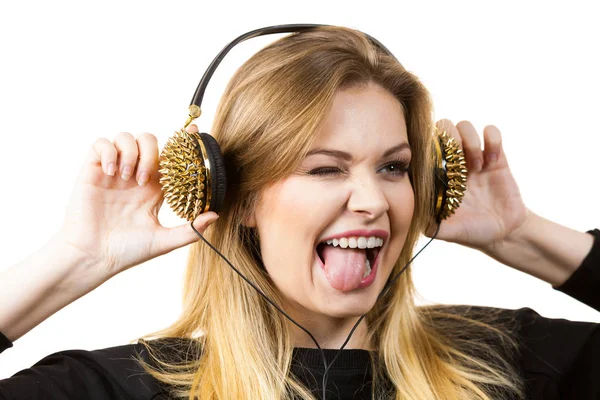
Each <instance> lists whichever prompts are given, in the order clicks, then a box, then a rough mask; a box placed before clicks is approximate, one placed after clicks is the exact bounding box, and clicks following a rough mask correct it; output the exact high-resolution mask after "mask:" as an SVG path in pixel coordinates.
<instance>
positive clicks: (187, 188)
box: [159, 129, 207, 222]
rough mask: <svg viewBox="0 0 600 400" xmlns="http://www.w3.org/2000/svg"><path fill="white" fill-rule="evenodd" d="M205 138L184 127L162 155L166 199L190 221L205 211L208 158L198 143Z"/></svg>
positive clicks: (171, 139) (168, 143)
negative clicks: (202, 152) (203, 207)
mask: <svg viewBox="0 0 600 400" xmlns="http://www.w3.org/2000/svg"><path fill="white" fill-rule="evenodd" d="M198 142H201V139H200V136H199V135H198V134H197V133H189V132H187V131H185V130H184V129H181V130H180V131H178V132H175V135H174V136H173V137H171V138H170V139H169V140H168V141H167V144H166V145H165V147H164V148H163V150H162V152H161V154H160V157H159V166H160V169H159V172H160V173H161V175H162V176H161V178H160V180H159V182H160V184H161V187H162V190H163V193H164V196H165V200H166V202H167V203H168V204H169V206H170V207H171V209H173V211H175V213H176V214H177V215H178V216H179V217H181V218H184V219H186V220H187V221H189V222H192V221H193V220H194V219H195V218H196V217H197V216H198V215H199V211H200V212H202V211H201V210H202V208H201V206H202V204H203V201H202V200H201V199H203V198H204V197H205V196H206V195H207V194H206V193H205V191H206V185H205V183H204V182H205V180H206V176H205V174H206V172H207V171H206V168H205V165H204V158H203V157H202V154H201V152H200V151H199V150H196V149H197V148H198V145H197V143H198Z"/></svg>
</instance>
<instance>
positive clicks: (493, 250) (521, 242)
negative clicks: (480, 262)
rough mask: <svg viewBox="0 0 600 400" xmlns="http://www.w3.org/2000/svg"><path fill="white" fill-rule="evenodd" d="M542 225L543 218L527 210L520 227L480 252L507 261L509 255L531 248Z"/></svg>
mask: <svg viewBox="0 0 600 400" xmlns="http://www.w3.org/2000/svg"><path fill="white" fill-rule="evenodd" d="M542 223H543V221H542V218H541V217H540V216H539V215H537V214H535V213H534V212H533V211H531V210H529V209H527V211H526V214H525V217H524V218H523V220H522V221H521V223H520V224H519V225H518V226H516V227H515V228H513V229H512V230H511V231H510V232H508V233H507V234H505V235H504V236H503V237H502V238H500V239H499V240H496V241H494V242H493V243H491V244H490V245H488V246H486V247H485V248H481V249H479V250H481V251H482V252H483V253H485V254H487V255H489V256H491V257H493V258H495V259H496V260H499V261H501V260H503V259H506V258H507V256H508V254H507V253H510V252H513V251H515V250H516V249H525V248H527V247H529V246H530V243H531V242H532V241H535V235H536V232H539V231H540V226H541V225H542Z"/></svg>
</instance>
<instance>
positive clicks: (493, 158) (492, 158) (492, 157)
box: [487, 153, 498, 165]
mask: <svg viewBox="0 0 600 400" xmlns="http://www.w3.org/2000/svg"><path fill="white" fill-rule="evenodd" d="M487 159H488V164H489V165H494V164H496V161H498V154H496V153H492V154H488V158H487Z"/></svg>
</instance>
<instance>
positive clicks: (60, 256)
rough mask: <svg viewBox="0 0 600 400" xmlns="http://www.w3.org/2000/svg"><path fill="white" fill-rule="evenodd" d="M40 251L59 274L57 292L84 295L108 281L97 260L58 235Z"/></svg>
mask: <svg viewBox="0 0 600 400" xmlns="http://www.w3.org/2000/svg"><path fill="white" fill-rule="evenodd" d="M42 251H43V252H44V253H46V254H45V256H47V258H48V259H50V260H53V262H52V265H53V267H54V268H57V272H59V273H60V274H61V279H60V281H59V282H57V285H56V290H57V291H68V292H73V293H77V294H79V295H83V294H86V293H88V292H90V291H91V290H93V289H95V288H96V287H98V286H99V285H100V284H102V283H103V282H105V281H106V280H108V279H109V277H108V276H105V275H106V274H105V273H104V271H106V269H105V268H102V266H101V263H100V262H99V260H96V259H95V258H94V257H92V256H91V255H90V254H88V253H87V252H85V251H83V250H81V249H80V248H79V247H77V246H76V245H74V244H73V243H71V242H70V241H68V240H66V239H65V238H64V237H63V236H62V235H61V234H60V233H58V234H56V235H54V236H53V237H52V238H50V240H49V241H48V242H47V243H46V245H45V246H44V248H43V249H42Z"/></svg>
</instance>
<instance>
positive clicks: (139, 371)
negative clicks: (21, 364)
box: [0, 338, 191, 400]
mask: <svg viewBox="0 0 600 400" xmlns="http://www.w3.org/2000/svg"><path fill="white" fill-rule="evenodd" d="M190 342H191V340H189V339H180V338H161V339H157V340H152V341H143V342H142V341H141V342H140V343H136V344H126V345H121V346H115V347H107V348H103V349H97V350H79V349H77V350H65V351H59V352H56V353H53V354H50V355H48V356H46V357H44V358H43V359H41V360H40V361H38V362H37V363H36V364H34V365H33V366H32V367H30V368H27V369H24V370H22V371H19V372H18V373H16V374H15V375H14V376H12V377H10V378H8V379H6V380H3V381H0V397H2V395H9V398H16V399H21V398H23V399H25V398H48V396H51V397H52V398H54V397H57V398H58V397H60V398H84V397H85V398H88V399H122V398H129V399H140V400H141V399H149V398H152V399H161V398H167V396H166V393H167V391H166V390H165V388H164V386H162V385H161V384H160V382H158V381H157V380H156V379H154V377H152V376H151V375H150V374H148V373H147V372H146V371H145V370H144V369H143V368H142V366H141V364H140V362H139V360H142V361H143V362H145V363H148V364H150V365H154V364H153V362H152V358H151V357H150V356H149V349H150V350H157V351H161V355H163V356H166V355H167V354H171V355H172V354H176V353H177V349H183V348H185V347H189V346H186V344H188V343H190ZM11 396H13V397H11Z"/></svg>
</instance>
